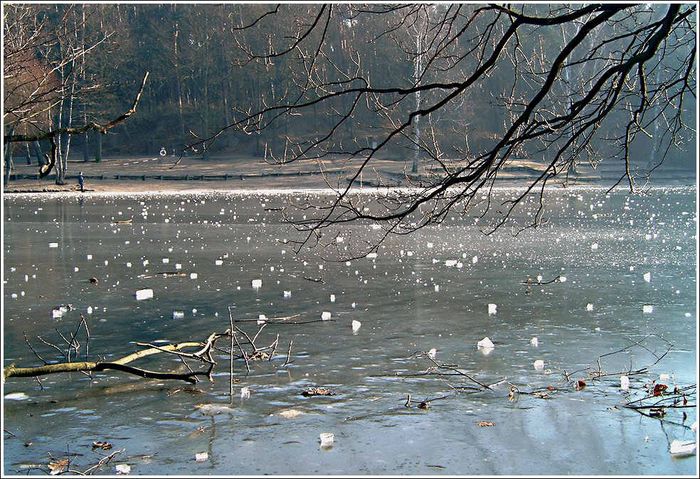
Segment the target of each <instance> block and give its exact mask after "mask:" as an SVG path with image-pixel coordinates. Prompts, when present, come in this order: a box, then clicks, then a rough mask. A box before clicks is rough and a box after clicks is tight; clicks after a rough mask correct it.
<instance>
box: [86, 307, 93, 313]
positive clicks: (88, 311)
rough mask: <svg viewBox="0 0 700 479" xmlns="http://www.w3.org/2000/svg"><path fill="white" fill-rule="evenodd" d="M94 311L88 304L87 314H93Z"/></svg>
mask: <svg viewBox="0 0 700 479" xmlns="http://www.w3.org/2000/svg"><path fill="white" fill-rule="evenodd" d="M92 311H93V309H92V306H88V307H87V314H92Z"/></svg>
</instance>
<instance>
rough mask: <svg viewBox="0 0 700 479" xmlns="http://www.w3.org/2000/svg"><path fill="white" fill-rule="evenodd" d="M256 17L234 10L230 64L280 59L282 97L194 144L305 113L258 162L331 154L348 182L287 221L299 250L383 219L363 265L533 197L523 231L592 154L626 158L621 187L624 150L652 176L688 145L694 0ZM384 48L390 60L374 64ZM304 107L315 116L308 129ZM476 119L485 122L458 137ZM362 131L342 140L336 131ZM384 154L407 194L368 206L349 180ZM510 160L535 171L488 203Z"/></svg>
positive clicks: (282, 10)
mask: <svg viewBox="0 0 700 479" xmlns="http://www.w3.org/2000/svg"><path fill="white" fill-rule="evenodd" d="M241 8H242V9H245V8H246V6H241ZM255 12H256V14H255V15H254V16H253V17H252V18H251V15H248V16H247V17H245V18H243V15H241V20H240V25H239V26H238V27H237V28H236V29H234V31H233V35H234V39H235V41H236V42H237V45H238V46H240V48H241V49H242V50H243V51H244V52H245V57H244V59H243V64H246V65H255V64H261V65H267V64H269V63H271V62H278V63H279V62H282V61H286V65H287V67H288V68H289V73H288V78H290V79H291V81H290V82H289V83H288V85H287V88H286V90H285V92H284V95H279V94H278V95H277V96H276V97H275V96H273V95H264V97H263V98H262V99H261V100H260V99H256V101H258V100H259V101H260V103H262V105H256V104H255V103H251V105H250V106H249V107H247V108H246V107H242V108H240V110H239V111H238V117H237V118H238V119H237V120H236V121H234V122H232V123H230V124H228V125H225V126H224V127H223V128H221V130H220V131H219V132H218V133H217V134H215V135H213V136H210V137H208V138H206V139H204V140H202V139H199V140H198V141H197V144H196V145H197V146H201V144H202V143H204V144H208V143H211V142H213V141H215V140H216V138H217V137H218V136H219V135H221V134H223V133H224V132H226V131H229V130H233V131H239V132H244V133H247V134H262V133H265V132H267V131H270V130H272V129H274V128H275V127H276V126H278V125H280V124H284V123H285V122H288V121H290V119H291V120H292V121H294V120H296V121H297V122H299V121H300V120H301V121H303V120H304V119H306V118H308V119H309V121H308V124H309V125H312V128H311V129H312V130H313V131H311V132H310V133H309V134H307V135H301V136H296V137H292V136H291V135H289V136H286V137H284V138H283V141H279V142H278V143H279V144H278V145H277V147H275V146H274V145H273V146H271V147H269V149H268V150H267V151H266V153H267V155H266V157H267V158H268V159H270V161H273V162H276V163H279V164H286V163H290V162H295V161H302V160H314V159H316V160H318V159H341V160H342V161H344V162H346V164H347V165H349V167H350V168H351V171H352V173H351V175H350V176H351V177H350V179H349V181H348V182H347V183H344V182H342V183H341V182H338V183H336V184H334V185H333V184H330V181H329V185H330V186H332V187H333V188H334V189H335V190H336V195H335V196H334V197H333V198H332V200H331V201H330V202H329V203H328V204H316V203H314V204H305V205H302V206H304V207H305V211H304V213H305V216H304V217H303V218H302V219H299V217H295V218H296V219H293V220H292V221H293V222H294V223H295V224H296V225H297V226H298V228H299V229H301V230H303V231H304V232H306V235H305V237H304V238H305V239H304V240H303V241H302V243H301V244H300V245H299V246H300V247H301V246H303V245H313V244H316V243H317V242H318V241H319V240H320V238H321V236H322V233H324V230H326V229H328V228H331V229H333V228H335V227H337V226H339V225H344V224H348V223H354V222H358V221H360V222H370V223H378V224H382V225H383V230H382V231H383V235H381V236H380V237H378V238H376V239H375V240H372V241H371V242H369V243H367V247H366V249H365V250H364V251H362V252H361V253H360V254H359V255H360V256H362V255H364V254H366V253H367V252H369V251H371V250H372V249H374V248H375V247H376V246H377V245H378V244H379V243H380V242H381V241H383V239H384V238H386V235H389V234H392V233H394V234H405V233H410V232H412V231H415V230H417V229H420V228H422V227H424V226H426V225H429V224H435V223H440V222H441V221H443V220H444V219H445V218H446V216H447V215H448V213H450V212H454V211H461V212H466V213H469V212H473V211H474V209H475V208H476V207H477V205H479V208H480V211H492V212H493V213H495V217H494V218H493V219H492V226H493V228H498V227H500V226H501V225H503V224H504V223H506V222H507V221H508V220H509V219H511V218H512V212H513V211H514V209H515V208H516V207H518V205H520V204H521V203H523V200H524V199H525V198H528V197H532V195H535V196H536V197H537V196H539V210H538V211H537V214H536V215H535V216H534V218H535V219H534V221H533V222H531V223H530V224H528V225H526V226H536V225H537V224H538V222H539V221H540V219H541V214H542V211H543V202H542V197H543V195H544V194H545V186H546V185H547V184H548V182H550V181H551V180H552V179H553V178H561V179H562V180H564V181H565V180H566V178H567V177H568V175H569V173H570V172H572V171H573V170H574V169H575V167H576V166H577V165H579V164H581V163H590V164H593V165H594V166H595V165H597V164H598V163H599V162H600V161H602V159H603V158H604V157H606V158H608V159H609V160H614V159H618V160H620V161H621V162H623V163H624V165H625V168H624V174H622V175H621V177H620V178H619V181H618V182H617V183H616V184H615V185H613V187H615V186H617V184H620V183H622V182H623V181H624V182H625V183H626V185H627V187H628V188H629V189H630V190H632V191H634V190H635V175H636V174H637V173H636V170H635V168H634V155H633V153H632V149H633V148H634V146H635V145H636V144H637V142H641V141H642V139H643V138H646V139H647V140H646V141H651V142H652V143H653V145H655V146H654V151H655V152H657V153H658V154H657V156H656V157H655V158H653V159H652V160H653V161H652V163H653V164H654V166H653V167H652V168H651V169H652V170H653V168H654V167H655V166H658V164H660V163H661V162H662V161H663V160H664V159H665V158H666V157H667V154H668V152H669V150H670V149H671V148H673V147H678V146H680V145H681V144H682V143H683V142H684V141H688V140H689V139H694V135H695V132H694V131H693V130H692V125H688V124H686V120H687V118H688V117H689V113H688V110H689V108H693V103H694V102H693V101H691V99H694V97H695V73H696V72H695V55H696V26H697V25H696V14H697V7H696V5H695V4H694V3H687V4H682V3H673V4H639V5H631V4H587V5H562V4H556V5H554V4H552V5H544V4H525V5H505V6H503V5H485V4H479V5H469V4H461V3H459V4H457V3H450V4H437V5H428V4H405V5H396V4H392V5H378V4H371V5H360V4H348V5H343V4H333V5H330V4H321V5H318V4H317V5H303V6H302V5H282V6H278V7H275V8H268V9H267V10H266V11H264V12H262V13H260V9H258V10H255ZM282 18H283V19H284V21H280V20H281V19H282ZM272 29H276V30H275V33H276V34H275V35H272V34H270V33H269V32H270V31H271V30H272ZM263 39H267V41H264V40H263ZM377 52H381V53H380V54H378V53H377ZM387 52H392V55H395V56H396V57H397V58H392V60H393V61H392V62H388V61H386V58H384V59H382V58H381V55H382V54H384V55H386V54H387ZM401 68H403V69H401ZM260 71H261V72H262V73H261V74H264V70H262V69H261V70H260ZM494 91H497V92H499V94H498V95H494V96H491V97H489V92H494ZM318 111H323V112H325V113H324V116H323V118H321V120H320V121H319V120H314V116H318V115H317V112H318ZM690 114H694V111H691V113H690ZM476 117H480V118H482V121H483V122H485V123H488V122H491V123H493V126H492V128H491V129H490V130H488V129H487V130H484V129H483V128H482V129H481V130H480V131H478V132H475V131H472V129H471V128H470V124H469V118H476ZM369 130H371V131H372V135H362V134H358V133H356V134H355V136H354V137H353V139H352V141H347V139H346V138H345V137H344V136H343V135H346V134H347V131H355V132H358V131H365V132H367V131H369ZM455 138H461V140H460V142H457V141H455ZM370 140H374V141H370ZM193 146H194V145H193ZM392 149H393V151H397V150H398V151H404V156H405V157H407V158H411V157H413V156H414V155H416V156H415V157H416V158H419V159H420V170H421V175H411V174H410V173H407V174H406V176H407V179H408V180H410V181H411V182H412V183H411V184H412V186H413V188H411V189H405V190H396V191H393V192H392V193H391V194H387V195H386V196H385V197H383V198H382V200H381V201H380V202H378V203H375V205H374V206H373V207H372V208H369V209H368V208H367V207H366V202H364V201H362V200H361V199H360V197H358V196H356V195H354V194H353V190H351V187H352V186H353V185H354V184H355V183H356V182H357V181H358V180H359V179H360V178H361V175H362V174H363V172H364V173H366V174H369V172H370V171H371V166H372V164H373V162H375V161H377V159H378V158H381V157H382V155H384V154H386V152H388V151H391V150H392ZM522 158H528V159H530V160H532V161H534V162H537V163H538V164H539V165H540V173H539V175H537V176H536V177H534V178H532V179H531V180H528V181H527V184H525V185H524V187H523V189H522V191H521V192H520V193H519V194H518V195H517V197H515V198H513V199H511V200H509V201H508V202H506V203H504V204H500V205H497V206H498V208H494V207H493V206H495V205H492V204H491V199H492V187H493V185H494V183H495V182H496V180H497V178H498V177H499V172H501V171H503V169H504V168H506V167H507V166H508V165H509V164H511V163H512V162H514V161H517V160H519V159H522ZM644 160H645V161H646V159H644ZM484 198H485V200H484ZM309 206H312V207H313V208H309ZM494 210H497V211H494ZM326 237H333V236H332V235H330V236H329V235H326Z"/></svg>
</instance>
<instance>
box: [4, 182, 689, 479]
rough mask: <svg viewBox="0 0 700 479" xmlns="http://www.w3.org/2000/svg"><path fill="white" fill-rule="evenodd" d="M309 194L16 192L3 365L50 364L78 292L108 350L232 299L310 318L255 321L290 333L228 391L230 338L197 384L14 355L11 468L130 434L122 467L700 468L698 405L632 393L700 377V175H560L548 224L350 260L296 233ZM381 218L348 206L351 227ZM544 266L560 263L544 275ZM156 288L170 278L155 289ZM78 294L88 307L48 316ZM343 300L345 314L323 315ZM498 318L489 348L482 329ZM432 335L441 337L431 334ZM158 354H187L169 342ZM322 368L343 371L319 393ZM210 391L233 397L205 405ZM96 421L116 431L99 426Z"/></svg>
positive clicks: (219, 323) (422, 242) (469, 230)
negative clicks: (608, 186)
mask: <svg viewBox="0 0 700 479" xmlns="http://www.w3.org/2000/svg"><path fill="white" fill-rule="evenodd" d="M496 195H502V197H503V198H506V197H507V196H508V195H509V192H508V191H507V190H504V191H502V192H497V193H496ZM300 196H301V193H287V194H267V193H258V194H226V193H216V194H177V195H175V194H174V195H127V196H85V197H80V196H78V195H72V196H64V197H59V196H51V195H36V196H29V195H7V196H5V217H4V219H3V220H4V227H5V231H4V251H3V255H4V256H3V268H4V275H5V276H4V278H5V284H4V296H3V299H4V313H3V325H4V338H3V339H4V358H3V359H4V365H5V366H7V365H9V364H11V363H15V364H16V365H18V366H20V365H21V366H29V365H40V364H41V362H40V361H39V359H38V358H37V357H36V356H35V355H34V354H33V353H32V351H31V350H30V349H29V348H28V347H27V344H26V343H25V339H24V335H25V334H26V337H27V338H29V339H30V340H31V343H32V345H33V346H34V347H35V349H36V350H37V352H38V353H39V354H40V355H41V356H42V357H43V358H44V359H47V360H51V361H54V360H57V359H59V355H58V352H57V351H56V350H55V349H53V348H51V347H50V346H47V345H45V344H43V343H42V342H40V341H39V340H37V339H36V336H37V335H39V336H41V337H42V338H43V339H45V340H46V341H48V342H56V343H57V344H60V341H61V339H60V336H59V335H58V332H57V331H59V332H61V333H63V334H64V335H70V334H71V333H72V332H73V331H74V330H75V328H76V326H77V324H78V320H79V318H80V314H83V315H84V317H85V318H86V320H87V323H88V325H89V328H90V341H89V354H90V357H92V358H97V357H100V356H102V357H105V358H106V359H108V360H109V359H114V358H117V357H120V356H123V355H126V354H129V353H131V352H134V351H136V350H138V349H139V347H138V346H137V345H136V344H135V343H136V342H151V343H153V342H158V343H157V344H165V342H181V341H202V340H204V339H205V338H206V337H207V336H208V335H209V333H211V332H215V331H218V332H223V331H224V330H226V329H227V328H228V326H229V307H230V309H231V311H232V314H233V316H234V318H235V319H236V320H238V321H240V320H244V319H257V318H258V317H259V315H261V314H264V315H266V317H267V318H274V317H279V316H290V315H298V316H295V318H296V319H297V321H298V322H303V323H304V324H269V325H268V326H266V327H265V328H264V329H263V330H262V332H261V333H260V337H259V338H258V340H257V342H258V343H259V344H261V345H267V344H270V343H271V342H272V341H274V340H275V338H276V337H277V335H278V334H279V347H278V348H277V350H276V353H275V355H274V356H273V357H272V358H271V360H269V361H254V362H251V364H250V368H251V371H250V373H249V374H248V375H247V376H246V374H245V373H246V368H245V365H244V363H243V362H242V361H237V362H236V365H235V367H236V373H235V375H236V378H237V379H238V380H239V382H237V383H236V384H235V386H234V394H235V398H234V401H233V403H232V404H229V377H228V359H227V356H226V355H225V354H224V353H223V352H222V353H221V354H219V355H217V356H216V358H215V359H216V360H217V361H218V362H219V364H218V366H217V368H216V370H215V372H216V375H215V377H214V379H215V381H214V382H213V383H209V382H207V381H202V382H200V383H198V384H197V385H196V386H195V387H193V386H190V385H186V384H185V383H184V382H176V381H158V380H145V379H140V378H136V377H134V376H130V375H127V374H124V373H121V372H116V371H108V372H104V373H96V374H95V375H94V377H93V378H92V379H90V378H89V377H87V376H85V375H83V374H80V373H72V374H64V375H52V376H44V377H42V380H41V386H40V385H39V383H38V382H37V381H35V380H34V379H32V378H10V379H8V380H7V382H6V383H5V384H4V394H5V400H4V424H3V427H4V428H5V432H4V457H3V462H4V464H3V470H4V473H5V474H25V473H27V472H29V473H33V474H43V472H42V471H41V470H40V469H39V467H41V468H43V470H44V471H47V469H46V466H47V464H48V462H49V461H50V457H51V456H53V457H54V458H60V457H71V458H72V461H73V462H72V464H73V466H74V467H75V469H77V470H84V469H87V468H88V467H90V466H91V465H93V464H95V463H96V462H97V461H98V460H99V459H100V458H101V457H103V456H104V455H106V454H108V453H109V452H114V451H116V450H121V449H124V451H123V452H122V453H120V454H118V455H117V456H115V458H114V459H113V461H112V462H111V463H110V464H108V465H106V466H105V467H104V468H103V469H102V472H103V473H105V474H113V473H114V467H115V465H116V464H129V465H130V466H131V473H132V474H152V475H164V474H168V475H237V474H240V475H243V474H302V475H306V474H314V475H334V474H399V475H410V474H421V475H433V474H448V475H477V474H497V475H513V474H524V475H542V474H552V475H563V474H578V475H588V474H623V475H643V474H650V475H664V474H671V475H677V474H696V473H697V461H696V457H695V456H693V457H690V458H677V457H674V456H672V455H671V454H670V453H669V445H670V443H671V441H673V440H674V439H679V440H691V439H694V438H695V437H696V436H695V433H694V432H692V431H691V430H690V427H689V426H690V425H691V424H692V423H693V422H694V421H696V420H697V416H696V409H695V408H688V409H673V410H669V411H668V413H667V415H666V417H665V418H664V421H661V420H660V419H658V418H651V417H646V416H643V415H641V414H640V413H639V412H637V411H634V410H630V409H626V408H624V407H622V405H623V404H625V403H626V402H627V401H629V400H632V399H635V398H638V397H643V396H644V395H645V391H644V390H643V387H644V386H645V385H647V386H648V385H650V384H651V381H656V382H662V381H663V382H665V383H667V384H668V385H669V390H670V389H672V388H673V386H674V385H677V386H679V387H685V386H692V385H694V384H695V383H696V377H697V370H696V363H697V349H696V338H697V306H696V304H697V296H696V289H697V284H696V262H697V251H696V244H697V243H696V241H697V240H696V236H695V234H696V228H697V217H696V204H695V201H696V191H695V188H694V187H669V188H655V189H651V190H649V191H648V192H647V194H645V195H641V196H627V195H625V194H624V193H622V192H620V193H611V194H609V195H607V196H606V195H605V190H600V189H566V190H564V189H561V190H552V192H551V193H550V197H549V203H548V205H549V206H548V210H549V211H548V214H547V218H548V220H549V221H548V222H547V223H546V224H545V225H543V226H541V227H540V228H537V229H529V230H525V231H523V232H522V233H521V234H519V235H517V236H515V235H513V234H511V233H512V232H511V230H509V229H503V230H499V231H498V232H497V233H495V234H493V235H490V236H484V235H483V234H482V233H481V232H480V230H479V224H478V223H475V221H474V219H473V218H459V217H455V218H448V220H447V221H446V223H444V224H443V225H440V226H434V227H430V228H425V229H423V230H420V231H419V232H417V233H416V234H414V235H410V236H401V237H391V238H389V240H388V241H387V242H386V243H385V244H384V245H382V246H381V247H380V248H379V250H378V251H377V256H376V257H375V258H363V259H357V260H353V261H350V262H349V263H346V262H344V261H339V262H324V261H323V260H322V258H321V257H322V256H325V255H326V254H325V253H328V255H330V254H331V252H330V251H326V252H324V251H323V248H320V250H318V249H317V250H316V251H312V252H305V253H304V254H303V255H301V256H297V255H295V254H294V251H293V250H294V247H293V245H292V244H291V243H290V241H291V240H294V239H295V238H298V237H299V236H298V233H297V232H296V231H295V230H294V229H293V228H291V227H290V226H289V225H287V224H285V223H284V222H283V221H282V213H281V211H280V208H282V207H283V206H284V205H286V204H288V203H289V202H290V201H291V200H293V199H295V198H298V197H300ZM523 214H524V215H525V216H526V215H527V212H525V213H523ZM126 219H132V223H131V224H115V223H114V222H115V221H119V220H126ZM341 234H343V233H341ZM372 234H374V230H372V229H371V225H356V226H352V227H351V230H350V231H348V232H347V235H344V234H343V236H346V237H347V239H346V240H344V241H341V240H336V242H335V244H336V246H338V245H340V247H341V248H344V247H345V246H348V247H353V246H354V245H356V243H354V242H355V241H360V240H361V239H362V237H370V236H371V235H372ZM163 272H171V273H172V272H177V273H182V274H177V275H163V274H159V273H163ZM192 273H195V274H194V275H193V274H192ZM647 273H648V274H647ZM538 276H540V277H541V278H540V282H541V283H548V284H539V285H538V284H532V285H530V286H528V285H527V284H524V282H526V281H527V279H528V278H530V279H531V281H533V282H537V281H538V279H537V278H538ZM90 278H96V279H97V280H98V282H97V284H94V283H91V282H90V281H89V280H90ZM555 278H559V279H558V280H556V281H553V282H550V281H552V280H554V279H555ZM254 280H261V281H262V283H261V285H260V287H256V288H254V287H253V281H254ZM147 288H148V289H152V290H153V298H151V299H146V300H142V301H137V300H136V298H135V292H136V291H137V290H141V289H147ZM285 292H286V293H285ZM62 304H63V305H67V304H70V305H72V308H73V309H72V310H69V311H67V312H65V313H63V314H62V316H61V317H57V318H54V317H52V311H53V310H54V309H56V308H57V307H58V306H59V305H62ZM489 304H493V305H496V306H495V311H493V309H494V308H493V307H491V313H493V314H490V311H489V309H490V308H489ZM324 312H329V313H331V320H329V321H316V320H319V319H321V316H322V314H323V313H324ZM312 320H313V322H312ZM353 321H359V322H360V323H361V327H360V328H359V329H358V330H356V331H354V332H353V329H352V323H353ZM237 324H238V325H239V326H240V327H241V328H242V329H244V330H246V331H247V332H249V334H251V335H252V334H254V333H255V332H256V331H257V330H258V327H257V325H256V323H255V321H253V322H242V321H240V322H239V323H237ZM484 337H488V338H490V340H491V341H492V342H493V343H494V348H493V349H487V350H484V349H478V348H477V342H478V341H480V340H482V339H483V338H484ZM534 337H537V338H538V341H537V343H538V345H537V346H535V345H533V344H532V343H531V340H532V338H534ZM81 339H82V338H81ZM290 340H293V345H292V348H291V354H290V355H289V358H287V350H288V345H289V341H290ZM224 342H226V341H224ZM635 342H636V343H639V344H638V345H637V346H632V345H633V344H634V343H635ZM669 346H672V347H671V349H670V351H669V352H668V354H666V355H665V356H664V357H663V358H662V359H661V360H660V361H658V363H656V364H653V363H654V362H655V361H656V357H655V356H654V354H656V356H661V355H662V354H663V353H664V352H666V351H667V349H668V348H669ZM627 347H629V349H626V350H624V351H621V352H618V353H615V352H616V351H620V350H621V349H623V348H627ZM431 349H435V351H434V359H433V360H431V359H430V358H428V357H427V354H423V353H426V352H429V351H430V350H431ZM80 353H81V354H83V353H85V348H84V342H83V347H82V349H81V351H80ZM608 353H615V354H610V355H608V356H604V355H606V354H608ZM601 356H602V357H601ZM599 357H600V361H598V358H599ZM287 359H289V364H284V363H285V362H286V360H287ZM536 360H542V361H544V368H543V369H536V368H535V367H534V366H533V363H534V362H535V361H536ZM147 364H149V367H152V368H156V367H157V366H153V364H155V363H147ZM159 364H160V365H161V367H166V368H169V369H175V368H178V367H181V362H180V361H179V360H178V359H177V358H175V357H173V356H170V357H166V358H160V363H159ZM134 365H137V364H136V363H135V364H134ZM436 365H442V366H443V368H441V369H439V370H436V369H430V368H435V366H436ZM649 365H651V367H650V368H649V370H648V372H646V373H645V374H639V375H632V376H631V377H630V378H631V391H629V392H625V391H623V390H621V389H620V379H619V374H613V375H611V376H603V377H601V378H592V377H591V376H590V374H589V373H591V372H592V371H595V370H597V369H598V368H599V366H600V367H601V368H602V370H603V371H604V372H607V373H616V372H618V371H625V370H628V369H630V368H631V369H638V368H642V367H645V366H649ZM455 369H457V370H458V371H460V372H461V374H460V373H456V372H455ZM436 372H443V373H452V374H443V375H438V374H435V373H436ZM426 373H427V374H426ZM565 373H568V374H570V377H569V379H570V381H567V380H566V378H565ZM464 374H466V375H468V376H469V377H470V378H472V379H474V380H476V381H478V382H479V383H482V384H485V385H492V384H495V385H494V386H492V387H491V388H490V389H483V388H480V387H479V386H478V385H477V384H476V383H475V382H473V381H472V380H470V379H468V378H467V377H466V376H464ZM660 375H668V378H667V377H666V376H663V380H662V379H661V377H660ZM578 379H584V380H585V382H586V386H585V387H584V388H583V389H581V390H577V389H576V388H575V387H574V385H575V382H576V381H577V380H578ZM504 380H505V381H504ZM511 385H513V386H514V387H516V388H517V390H518V391H520V392H519V393H516V394H515V395H514V397H513V398H509V390H510V387H511ZM316 386H318V387H325V388H328V389H331V390H332V391H333V392H335V395H333V396H317V397H304V396H302V394H301V393H302V391H304V390H306V389H308V388H311V387H316ZM548 386H549V387H550V389H549V390H548V389H546V388H547V387H548ZM243 387H248V388H249V391H250V397H249V398H241V389H242V388H243ZM535 393H538V394H535ZM8 395H10V396H8ZM408 395H410V396H411V404H410V405H409V407H407V406H406V402H407V396H408ZM511 399H513V400H511ZM422 401H428V402H429V408H427V409H424V408H419V407H418V405H419V404H420V403H421V402H422ZM691 403H692V404H694V403H695V396H694V394H693V396H692V398H691ZM201 404H217V405H223V406H230V408H228V409H225V410H223V411H222V412H221V413H220V414H216V415H209V414H206V412H207V410H206V408H205V409H202V408H201V407H196V406H197V405H201ZM290 411H295V412H290ZM684 412H685V413H686V415H687V417H683V416H682V414H683V413H684ZM325 432H330V433H333V434H334V436H335V441H334V443H333V446H332V447H330V448H321V447H319V435H320V434H321V433H325ZM93 441H108V442H109V443H111V444H112V445H113V449H112V450H111V451H102V450H100V449H97V450H93V448H92V444H93ZM203 452H207V453H208V456H207V457H206V459H205V460H203V461H201V462H197V461H195V454H198V453H203Z"/></svg>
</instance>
